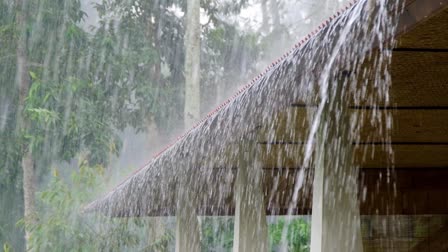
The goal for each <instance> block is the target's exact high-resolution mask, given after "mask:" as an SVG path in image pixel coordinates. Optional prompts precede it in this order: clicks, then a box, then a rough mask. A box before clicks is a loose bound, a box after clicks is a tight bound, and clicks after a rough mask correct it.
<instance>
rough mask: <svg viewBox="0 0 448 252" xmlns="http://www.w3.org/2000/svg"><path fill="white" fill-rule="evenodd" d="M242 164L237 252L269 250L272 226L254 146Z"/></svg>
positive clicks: (237, 200)
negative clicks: (270, 225) (267, 216)
mask: <svg viewBox="0 0 448 252" xmlns="http://www.w3.org/2000/svg"><path fill="white" fill-rule="evenodd" d="M250 148H252V149H253V150H249V151H247V152H244V153H242V155H241V157H240V160H239V162H238V164H239V165H238V173H237V176H236V181H235V203H236V206H235V227H234V228H235V229H234V236H233V237H234V238H233V251H234V252H266V251H268V226H267V220H266V209H265V207H266V206H265V204H264V197H263V183H262V175H263V174H262V173H263V170H262V166H261V163H260V161H259V160H258V159H257V158H256V155H257V151H256V149H257V147H255V146H253V145H251V146H250Z"/></svg>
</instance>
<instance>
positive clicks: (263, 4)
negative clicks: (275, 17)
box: [261, 0, 270, 32]
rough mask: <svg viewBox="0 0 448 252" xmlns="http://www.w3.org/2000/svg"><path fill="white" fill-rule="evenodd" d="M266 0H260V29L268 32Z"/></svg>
mask: <svg viewBox="0 0 448 252" xmlns="http://www.w3.org/2000/svg"><path fill="white" fill-rule="evenodd" d="M267 1H268V0H261V17H262V22H263V23H262V25H261V30H262V31H265V32H269V30H270V29H269V16H268V6H267Z"/></svg>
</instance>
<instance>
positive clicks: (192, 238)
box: [175, 197, 201, 252]
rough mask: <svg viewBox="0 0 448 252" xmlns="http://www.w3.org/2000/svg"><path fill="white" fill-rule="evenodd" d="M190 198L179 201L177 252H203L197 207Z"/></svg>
mask: <svg viewBox="0 0 448 252" xmlns="http://www.w3.org/2000/svg"><path fill="white" fill-rule="evenodd" d="M193 202H194V201H193V200H191V198H190V197H185V198H183V199H180V200H179V203H178V208H177V209H178V210H177V214H176V249H175V251H176V252H198V251H201V240H200V226H199V221H198V217H197V215H196V205H195V204H193Z"/></svg>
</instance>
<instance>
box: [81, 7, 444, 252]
mask: <svg viewBox="0 0 448 252" xmlns="http://www.w3.org/2000/svg"><path fill="white" fill-rule="evenodd" d="M402 8H404V9H402ZM447 31H448V1H447V0H407V1H405V2H400V1H366V0H362V1H359V2H357V3H353V4H350V6H348V7H347V9H346V10H344V11H341V12H340V13H338V15H335V16H334V17H331V18H329V19H328V20H326V21H325V22H324V23H323V24H322V25H321V26H320V27H318V29H317V30H316V31H313V32H312V33H311V34H310V35H309V36H308V37H306V38H304V39H303V40H302V41H300V42H299V43H298V44H297V45H296V46H295V47H294V48H293V49H292V50H291V51H289V52H288V53H287V54H285V55H283V56H282V57H281V58H280V59H279V60H278V61H277V62H274V63H273V64H272V65H270V66H269V67H268V68H267V69H266V71H264V72H263V73H262V74H260V75H259V76H257V77H256V78H255V79H254V80H253V81H252V82H250V83H249V84H248V85H247V86H245V87H244V88H243V89H242V90H240V91H239V92H238V93H237V94H236V95H235V96H234V97H232V98H231V99H229V100H228V101H227V102H226V103H224V104H223V105H221V106H220V107H219V108H217V110H215V111H213V112H211V113H210V114H209V115H208V116H207V117H206V118H205V119H203V120H202V121H201V122H200V123H198V124H197V125H196V126H195V127H194V128H193V129H191V130H190V131H189V132H187V133H186V134H185V135H184V136H182V137H180V138H179V139H178V141H177V142H176V143H174V144H173V145H171V146H169V147H168V148H167V149H165V150H164V151H163V152H162V153H160V154H159V155H158V156H156V157H155V158H154V159H153V160H152V161H151V162H150V163H149V164H147V165H146V166H145V167H143V168H142V169H140V170H138V171H137V172H136V173H135V174H133V175H132V176H131V177H129V178H128V179H127V180H126V181H124V182H123V183H122V184H120V185H119V186H117V187H116V188H115V189H114V190H113V191H111V192H110V193H108V194H107V195H105V196H104V197H102V198H100V199H98V200H96V201H94V202H92V203H91V204H90V205H88V206H87V207H86V211H97V212H102V213H104V214H106V215H109V216H113V217H126V216H166V215H176V216H177V219H178V221H177V222H178V223H177V232H176V236H177V237H176V242H177V244H176V249H177V250H178V251H196V250H197V249H198V234H197V232H195V229H197V226H196V225H197V224H195V217H196V216H197V215H235V232H234V233H235V235H234V250H235V251H267V248H266V246H267V245H266V243H267V238H266V237H267V225H266V218H265V216H266V215H285V214H286V215H294V214H312V231H311V232H312V238H311V251H313V252H315V251H360V250H364V251H388V250H392V249H393V250H394V251H395V250H396V251H446V250H447V249H448V242H447V241H446V239H445V237H448V219H447V218H436V217H437V216H441V215H446V214H448V183H447V182H446V181H448V32H447ZM393 39H395V40H393ZM393 41H395V42H393ZM432 216H436V217H435V218H434V219H432ZM402 220H405V221H402ZM421 229H425V230H426V229H427V231H425V235H420V236H418V235H415V233H417V231H418V230H421ZM403 232H405V233H406V235H405V236H402V234H403ZM420 233H422V232H420Z"/></svg>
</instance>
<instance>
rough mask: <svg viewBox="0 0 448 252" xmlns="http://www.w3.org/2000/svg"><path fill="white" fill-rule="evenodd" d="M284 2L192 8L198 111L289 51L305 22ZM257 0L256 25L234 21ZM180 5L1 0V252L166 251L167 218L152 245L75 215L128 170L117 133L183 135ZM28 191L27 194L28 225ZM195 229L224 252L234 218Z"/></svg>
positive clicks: (297, 229) (144, 234)
mask: <svg viewBox="0 0 448 252" xmlns="http://www.w3.org/2000/svg"><path fill="white" fill-rule="evenodd" d="M288 2H289V1H278V0H259V1H247V0H240V1H238V0H236V1H214V0H202V1H201V19H203V20H202V21H201V26H200V27H201V31H200V33H201V48H200V54H201V55H200V58H201V63H200V69H201V70H200V76H201V82H200V87H201V92H200V104H201V106H200V108H201V113H202V114H205V113H207V112H209V108H210V107H213V106H214V105H216V104H217V103H219V102H220V101H221V100H224V99H225V98H226V97H227V96H228V95H229V94H230V93H231V92H233V91H232V90H234V89H235V88H236V87H238V85H240V84H243V83H244V82H245V81H246V80H248V79H249V78H250V77H251V76H254V75H255V73H257V71H258V70H259V69H261V68H263V67H264V63H265V62H269V61H270V60H271V59H272V58H273V55H278V54H279V49H278V48H282V49H280V51H281V52H283V51H285V49H286V48H287V47H289V46H290V45H291V44H293V43H294V41H295V39H296V37H297V36H301V35H303V33H297V32H296V33H294V32H295V31H294V29H296V30H300V29H301V30H300V31H302V30H304V31H306V30H307V29H308V27H313V26H314V23H312V22H308V21H307V20H308V17H305V16H304V17H303V19H304V20H305V19H306V20H305V21H306V22H302V23H301V26H300V29H298V28H297V27H298V26H292V25H290V24H288V23H287V22H286V21H288V20H286V18H287V17H288V16H287V15H286V14H287V13H286V10H287V9H288V8H287V7H285V5H286V4H287V3H288ZM254 4H256V5H257V6H261V15H258V14H257V15H258V16H260V18H261V25H258V26H257V25H253V24H252V23H251V22H249V21H247V20H245V19H244V18H241V12H242V11H244V10H246V11H247V8H249V7H250V5H254ZM186 5H187V1H183V0H163V1H139V0H96V1H90V0H71V1H65V0H1V1H0V244H3V250H4V251H23V250H25V243H27V247H28V249H30V250H36V251H70V250H76V251H94V250H103V251H126V250H132V251H135V250H141V251H160V250H162V251H163V250H165V249H170V248H172V246H173V239H174V238H173V234H172V228H173V225H174V224H173V222H172V221H170V220H164V221H163V223H162V224H163V225H164V226H166V229H164V230H165V231H164V232H163V233H162V234H159V235H158V236H157V239H152V238H151V239H148V235H151V234H152V232H153V231H154V225H155V224H154V223H155V222H154V221H153V220H152V219H126V220H123V219H109V218H105V217H102V216H85V215H83V214H82V211H81V209H82V206H83V204H85V203H86V202H89V201H90V200H92V199H93V198H94V197H96V196H97V195H98V193H101V192H103V191H104V190H106V188H107V187H108V185H109V184H113V183H114V176H113V175H114V174H116V173H117V172H118V173H119V174H123V173H124V172H125V171H123V167H118V168H117V167H114V165H113V162H112V161H113V160H116V158H117V157H118V156H119V155H120V153H121V150H122V146H123V139H124V138H123V137H124V136H125V133H124V132H129V131H130V132H133V133H132V134H141V135H142V136H144V137H148V135H155V136H157V138H156V139H159V140H160V139H164V141H165V142H168V141H169V140H170V139H172V138H173V136H174V135H175V133H173V132H177V131H179V130H183V126H182V125H183V121H184V115H183V106H184V103H185V97H184V91H185V90H184V89H185V85H184V84H185V83H184V82H185V76H184V71H183V63H184V61H185V50H184V33H185V26H186V24H185V18H184V16H185V15H184V13H185V11H186ZM304 10H305V9H304ZM86 12H89V14H91V13H95V15H94V16H95V17H96V20H94V22H92V21H91V19H92V18H93V17H92V16H88V14H87V13H86ZM252 12H253V13H258V12H259V11H258V10H256V11H255V12H254V11H253V10H252ZM89 20H90V21H89ZM317 22H319V19H317ZM257 62H262V63H258V64H257ZM21 73H22V75H21ZM23 73H24V74H23ZM22 91H25V92H24V93H23V92H22ZM164 141H162V142H164ZM160 144H161V142H159V143H157V144H156V145H157V146H160ZM26 161H29V162H26ZM26 165H28V167H26ZM126 168H127V167H126ZM134 168H135V167H134ZM26 170H28V171H32V172H34V174H35V177H34V178H33V180H32V183H31V185H29V184H27V183H26V181H25V180H24V176H23V174H24V171H26ZM24 188H28V190H31V192H32V194H33V195H36V199H35V200H34V201H33V202H32V203H33V204H32V206H33V209H32V215H30V216H27V218H24V200H25V199H24ZM201 223H202V243H203V244H202V245H203V250H204V251H223V250H224V251H227V250H230V248H231V247H232V237H233V233H232V232H233V220H232V218H215V217H204V218H202V222H201ZM308 223H309V221H308V220H307V219H302V218H298V219H294V220H293V221H292V222H291V224H290V226H288V228H287V230H288V246H289V248H290V250H291V251H307V250H308V245H307V244H308V243H309V235H310V232H309V225H308ZM284 225H285V222H284V220H282V219H280V220H277V221H275V222H272V223H271V224H270V227H269V230H270V231H269V232H270V240H271V245H272V249H273V250H276V247H277V246H278V245H279V243H280V239H281V230H283V227H284ZM24 230H27V232H29V234H30V235H29V237H28V239H27V240H25V238H24V237H25V231H24Z"/></svg>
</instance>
